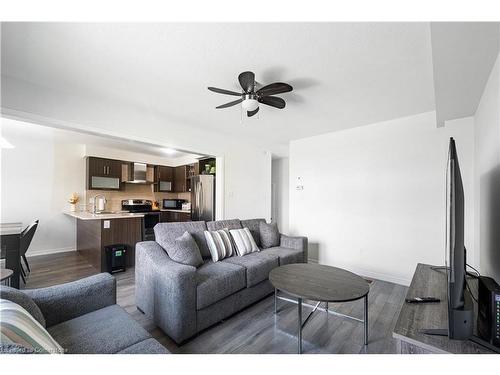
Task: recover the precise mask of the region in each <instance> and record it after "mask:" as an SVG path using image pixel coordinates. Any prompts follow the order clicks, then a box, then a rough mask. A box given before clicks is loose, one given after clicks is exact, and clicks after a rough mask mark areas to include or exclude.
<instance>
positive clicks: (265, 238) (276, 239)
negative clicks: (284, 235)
mask: <svg viewBox="0 0 500 375" xmlns="http://www.w3.org/2000/svg"><path fill="white" fill-rule="evenodd" d="M259 233H260V245H261V246H262V248H263V249H268V248H270V247H275V246H279V245H280V232H279V230H278V225H277V224H276V223H274V224H267V223H265V222H262V221H261V222H260V223H259Z"/></svg>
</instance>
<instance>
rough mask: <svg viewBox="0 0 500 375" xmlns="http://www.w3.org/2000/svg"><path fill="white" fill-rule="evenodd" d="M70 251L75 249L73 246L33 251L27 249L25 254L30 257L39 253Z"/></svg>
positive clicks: (48, 253)
mask: <svg viewBox="0 0 500 375" xmlns="http://www.w3.org/2000/svg"><path fill="white" fill-rule="evenodd" d="M71 251H76V249H75V248H74V247H62V248H60V249H47V250H35V251H28V253H27V254H26V256H27V257H28V258H31V257H37V256H40V255H50V254H60V253H69V252H71Z"/></svg>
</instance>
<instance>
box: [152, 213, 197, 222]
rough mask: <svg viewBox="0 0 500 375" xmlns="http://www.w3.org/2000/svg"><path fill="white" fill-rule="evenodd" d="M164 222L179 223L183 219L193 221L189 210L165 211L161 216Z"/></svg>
mask: <svg viewBox="0 0 500 375" xmlns="http://www.w3.org/2000/svg"><path fill="white" fill-rule="evenodd" d="M160 221H161V222H162V223H178V222H181V221H191V214H190V213H189V212H176V211H163V212H162V213H161V216H160Z"/></svg>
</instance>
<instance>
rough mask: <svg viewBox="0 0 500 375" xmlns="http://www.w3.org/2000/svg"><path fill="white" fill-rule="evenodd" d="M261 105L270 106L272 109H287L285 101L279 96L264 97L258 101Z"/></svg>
mask: <svg viewBox="0 0 500 375" xmlns="http://www.w3.org/2000/svg"><path fill="white" fill-rule="evenodd" d="M258 101H259V103H262V104H267V105H270V106H271V107H275V108H279V109H283V108H285V105H286V103H285V101H284V100H283V99H281V98H278V97H277V96H264V97H263V98H259V99H258Z"/></svg>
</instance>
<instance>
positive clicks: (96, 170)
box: [87, 156, 122, 190]
mask: <svg viewBox="0 0 500 375" xmlns="http://www.w3.org/2000/svg"><path fill="white" fill-rule="evenodd" d="M121 180H122V162H121V161H120V160H113V159H103V158H96V157H92V156H91V157H88V158H87V189H89V190H120V188H121V182H122V181H121Z"/></svg>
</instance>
